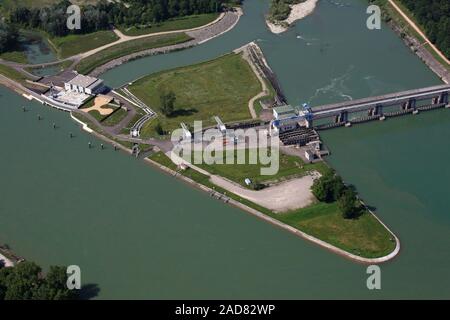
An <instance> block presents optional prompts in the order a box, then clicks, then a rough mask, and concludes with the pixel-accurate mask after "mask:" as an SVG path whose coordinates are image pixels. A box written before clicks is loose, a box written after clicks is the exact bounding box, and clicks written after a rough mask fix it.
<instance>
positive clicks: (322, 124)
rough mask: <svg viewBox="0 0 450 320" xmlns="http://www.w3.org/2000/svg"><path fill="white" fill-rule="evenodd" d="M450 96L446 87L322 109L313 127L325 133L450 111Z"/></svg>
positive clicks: (312, 119) (313, 115) (311, 122)
mask: <svg viewBox="0 0 450 320" xmlns="http://www.w3.org/2000/svg"><path fill="white" fill-rule="evenodd" d="M449 94H450V85H449V84H445V85H438V86H433V87H428V88H421V89H414V90H407V91H402V92H396V93H391V94H386V95H382V96H376V97H370V98H364V99H358V100H352V101H345V102H340V103H334V104H328V105H323V106H318V107H314V108H312V110H311V115H310V117H309V121H308V122H309V127H312V128H314V129H316V130H324V129H330V128H335V127H340V126H350V125H352V124H354V123H362V122H367V121H372V120H384V119H386V118H388V117H395V116H401V115H406V114H417V113H418V112H420V111H428V110H433V109H438V108H444V107H449ZM327 120H328V121H327Z"/></svg>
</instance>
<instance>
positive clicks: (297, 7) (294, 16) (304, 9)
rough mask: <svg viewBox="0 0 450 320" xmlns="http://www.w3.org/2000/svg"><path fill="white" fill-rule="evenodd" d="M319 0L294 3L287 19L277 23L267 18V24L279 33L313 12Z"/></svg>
mask: <svg viewBox="0 0 450 320" xmlns="http://www.w3.org/2000/svg"><path fill="white" fill-rule="evenodd" d="M318 1H319V0H306V1H305V2H302V3H299V4H294V5H292V6H291V13H290V14H289V17H288V18H287V19H286V20H283V21H279V23H277V24H274V23H272V22H270V21H268V20H266V24H267V26H268V27H269V29H270V31H272V32H273V33H277V34H278V33H282V32H285V31H286V30H287V29H288V28H287V27H286V26H290V25H292V24H293V23H294V22H295V21H297V20H300V19H303V18H304V17H306V16H309V15H310V14H311V13H313V11H314V9H315V8H316V5H317V2H318Z"/></svg>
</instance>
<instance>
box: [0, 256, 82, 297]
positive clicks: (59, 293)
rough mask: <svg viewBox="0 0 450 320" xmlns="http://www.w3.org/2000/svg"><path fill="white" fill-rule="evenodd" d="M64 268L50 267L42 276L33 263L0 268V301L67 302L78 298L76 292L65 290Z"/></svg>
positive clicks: (39, 269) (65, 276) (26, 262)
mask: <svg viewBox="0 0 450 320" xmlns="http://www.w3.org/2000/svg"><path fill="white" fill-rule="evenodd" d="M66 281H67V274H66V268H64V267H56V266H53V267H50V270H49V271H48V273H47V274H46V275H45V276H44V275H43V273H42V269H41V268H40V267H39V266H38V265H37V264H35V263H33V262H28V261H25V262H21V263H19V264H18V265H16V266H14V267H11V268H2V267H0V300H68V299H76V298H78V293H77V292H78V291H77V290H69V289H68V288H67V284H66Z"/></svg>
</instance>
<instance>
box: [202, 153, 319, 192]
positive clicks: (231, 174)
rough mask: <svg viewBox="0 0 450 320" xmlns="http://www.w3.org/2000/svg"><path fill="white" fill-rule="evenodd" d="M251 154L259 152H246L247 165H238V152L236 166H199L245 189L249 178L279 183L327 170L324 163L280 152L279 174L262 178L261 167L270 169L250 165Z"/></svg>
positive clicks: (235, 160)
mask: <svg viewBox="0 0 450 320" xmlns="http://www.w3.org/2000/svg"><path fill="white" fill-rule="evenodd" d="M260 151H263V154H265V152H267V150H266V149H264V150H260ZM250 153H252V154H253V155H255V156H257V153H258V150H257V149H252V150H248V149H247V150H245V159H246V163H247V164H237V152H234V163H235V164H212V165H207V164H200V165H198V166H199V167H200V168H202V169H205V170H206V171H208V172H210V173H212V174H215V175H219V176H222V177H225V178H227V179H230V180H232V181H234V182H237V183H239V184H240V185H242V186H244V187H247V185H246V184H245V181H244V180H245V179H246V178H249V179H250V180H252V181H253V182H260V183H264V182H265V183H268V182H279V181H282V180H285V179H287V178H294V177H300V176H304V175H305V174H306V173H307V172H308V171H313V170H316V171H319V172H321V173H322V172H324V171H325V169H326V165H325V164H324V163H323V162H318V163H314V164H305V163H304V162H303V161H302V159H300V158H299V157H295V156H291V155H286V154H283V153H281V152H280V156H279V161H280V163H279V166H280V167H279V171H278V173H277V174H276V175H270V176H262V175H261V167H268V165H264V166H263V165H261V163H260V162H259V160H258V163H257V164H248V162H249V161H248V159H249V156H250ZM232 156H233V155H232ZM257 159H259V157H257Z"/></svg>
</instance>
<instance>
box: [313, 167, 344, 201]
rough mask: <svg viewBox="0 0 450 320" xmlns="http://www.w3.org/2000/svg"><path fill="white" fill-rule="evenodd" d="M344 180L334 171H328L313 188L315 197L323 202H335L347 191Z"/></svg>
mask: <svg viewBox="0 0 450 320" xmlns="http://www.w3.org/2000/svg"><path fill="white" fill-rule="evenodd" d="M345 188H346V187H345V185H344V182H343V181H342V178H341V177H339V176H338V175H336V173H335V172H334V171H332V170H329V171H327V172H326V173H325V174H323V175H322V177H320V178H319V179H317V180H316V181H314V184H313V186H312V188H311V190H312V193H313V194H314V196H315V197H316V198H317V199H318V200H319V201H322V202H334V201H336V200H337V199H339V197H340V196H341V195H342V193H343V192H344V190H345Z"/></svg>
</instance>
